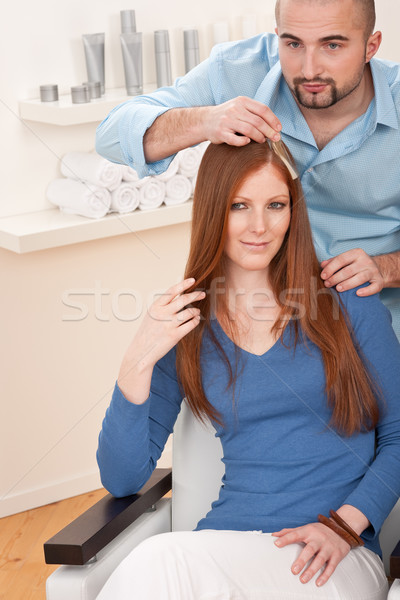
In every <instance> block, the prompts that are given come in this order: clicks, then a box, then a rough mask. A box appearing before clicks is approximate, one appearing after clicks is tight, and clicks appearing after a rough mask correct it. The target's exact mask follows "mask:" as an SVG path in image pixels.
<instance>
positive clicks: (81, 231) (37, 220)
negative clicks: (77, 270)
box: [0, 201, 192, 254]
mask: <svg viewBox="0 0 400 600" xmlns="http://www.w3.org/2000/svg"><path fill="white" fill-rule="evenodd" d="M191 218H192V201H189V202H185V203H184V204H180V205H177V206H164V205H163V206H161V207H160V208H157V209H154V210H136V211H134V212H133V213H128V214H124V215H121V214H116V213H112V214H110V215H106V216H105V217H103V218H102V219H87V218H86V217H80V216H77V215H67V214H64V213H62V212H61V211H60V210H59V209H58V208H51V209H49V210H44V211H40V212H34V213H27V214H23V215H17V216H14V217H3V218H0V248H5V249H6V250H11V251H12V252H17V253H18V254H23V253H25V252H33V251H34V250H45V249H47V248H56V247H57V246H66V245H69V244H76V243H79V242H87V241H90V240H97V239H101V238H106V237H111V236H115V235H123V234H127V233H131V232H136V231H144V230H146V229H155V228H157V227H165V226H167V225H175V224H178V223H186V222H189V221H190V220H191Z"/></svg>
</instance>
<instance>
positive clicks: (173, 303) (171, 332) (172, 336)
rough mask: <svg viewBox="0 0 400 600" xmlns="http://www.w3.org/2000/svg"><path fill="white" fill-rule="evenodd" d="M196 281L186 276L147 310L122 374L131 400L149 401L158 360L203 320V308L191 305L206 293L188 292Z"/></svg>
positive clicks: (121, 381)
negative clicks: (186, 292) (201, 315)
mask: <svg viewBox="0 0 400 600" xmlns="http://www.w3.org/2000/svg"><path fill="white" fill-rule="evenodd" d="M194 283H195V280H194V279H186V280H185V281H182V282H180V283H178V284H176V285H173V286H172V287H170V288H169V289H168V290H167V291H166V292H165V293H164V294H163V295H162V296H161V297H160V298H158V299H157V300H155V301H154V302H153V304H152V305H151V306H150V308H149V310H148V311H147V314H146V315H145V317H144V319H143V321H142V323H141V325H140V327H139V329H138V331H137V333H136V335H135V336H134V338H133V340H132V342H131V344H130V346H129V348H128V350H127V352H126V354H125V357H124V359H123V361H122V365H121V369H120V373H119V376H118V385H119V387H120V389H121V391H122V393H123V394H124V396H125V397H126V398H127V399H128V400H129V401H130V402H133V403H134V404H142V403H143V402H145V400H146V399H147V398H148V395H149V392H150V383H151V375H152V372H153V368H154V365H155V364H156V362H157V361H158V360H160V358H162V357H163V356H165V354H167V352H169V350H171V349H172V348H173V347H174V346H175V345H176V344H177V343H178V342H179V340H181V339H182V338H183V337H184V336H185V335H187V334H188V333H189V332H190V331H192V330H193V329H194V328H195V327H197V325H198V324H199V323H200V310H199V309H198V308H195V307H188V305H189V304H191V303H192V302H196V301H198V300H202V299H203V298H204V297H205V293H204V292H201V291H194V292H190V293H188V294H185V291H186V290H187V289H189V288H190V287H192V286H193V284H194Z"/></svg>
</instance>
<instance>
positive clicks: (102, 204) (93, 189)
mask: <svg viewBox="0 0 400 600" xmlns="http://www.w3.org/2000/svg"><path fill="white" fill-rule="evenodd" d="M46 196H47V199H48V200H49V201H50V202H51V203H52V204H55V205H56V206H59V207H60V209H61V210H62V211H63V212H65V213H68V214H72V215H82V216H83V217H90V218H91V219H99V218H100V217H104V215H106V214H107V213H108V211H109V210H110V205H111V194H110V192H109V191H108V190H107V189H106V188H103V187H98V186H96V185H93V184H92V183H83V182H81V181H74V180H73V179H55V180H54V181H52V182H51V183H50V184H49V185H48V187H47V190H46Z"/></svg>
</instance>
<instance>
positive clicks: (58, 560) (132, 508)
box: [44, 469, 172, 565]
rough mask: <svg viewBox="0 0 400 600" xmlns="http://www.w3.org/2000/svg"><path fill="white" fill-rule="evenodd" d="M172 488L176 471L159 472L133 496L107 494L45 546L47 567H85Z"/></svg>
mask: <svg viewBox="0 0 400 600" xmlns="http://www.w3.org/2000/svg"><path fill="white" fill-rule="evenodd" d="M171 487H172V469H155V471H154V473H153V474H152V476H151V477H150V479H149V481H148V482H147V483H146V485H144V486H143V487H142V489H141V490H140V491H139V492H138V493H137V494H133V495H132V496H126V497H125V498H114V496H112V495H111V494H107V496H105V497H104V498H102V499H101V500H99V502H96V504H94V505H93V506H92V507H91V508H89V509H88V510H87V511H86V512H84V513H83V514H82V515H80V516H79V517H78V518H77V519H75V521H72V522H71V523H70V524H69V525H67V526H66V527H64V529H62V530H61V531H59V532H58V533H56V535H54V536H53V537H52V538H50V539H49V540H48V541H47V542H46V543H45V544H44V556H45V561H46V563H47V564H57V565H60V564H63V565H84V564H85V563H87V562H88V560H90V559H91V558H92V557H93V556H95V555H96V554H97V552H98V551H99V550H101V549H102V548H104V547H105V546H106V545H107V544H108V543H109V542H111V540H113V539H114V538H116V537H117V535H118V534H119V533H121V531H123V530H124V529H126V527H128V525H130V524H131V523H133V521H135V520H136V519H137V518H138V517H140V515H142V514H143V513H144V512H146V510H148V509H149V508H151V506H152V505H153V504H155V503H156V502H157V501H158V500H160V498H162V497H163V496H165V494H166V493H167V492H169V491H170V490H171Z"/></svg>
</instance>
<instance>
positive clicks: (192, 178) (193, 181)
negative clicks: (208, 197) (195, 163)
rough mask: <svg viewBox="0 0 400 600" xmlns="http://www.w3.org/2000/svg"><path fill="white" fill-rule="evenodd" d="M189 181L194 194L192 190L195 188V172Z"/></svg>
mask: <svg viewBox="0 0 400 600" xmlns="http://www.w3.org/2000/svg"><path fill="white" fill-rule="evenodd" d="M190 181H191V184H192V194H194V190H195V187H196V181H197V174H196V175H195V176H194V177H191V179H190Z"/></svg>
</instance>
